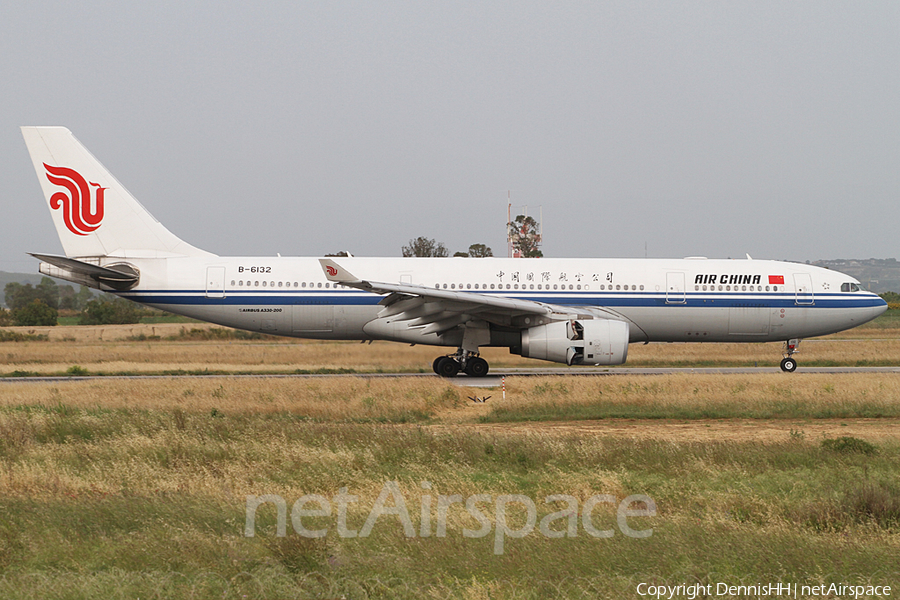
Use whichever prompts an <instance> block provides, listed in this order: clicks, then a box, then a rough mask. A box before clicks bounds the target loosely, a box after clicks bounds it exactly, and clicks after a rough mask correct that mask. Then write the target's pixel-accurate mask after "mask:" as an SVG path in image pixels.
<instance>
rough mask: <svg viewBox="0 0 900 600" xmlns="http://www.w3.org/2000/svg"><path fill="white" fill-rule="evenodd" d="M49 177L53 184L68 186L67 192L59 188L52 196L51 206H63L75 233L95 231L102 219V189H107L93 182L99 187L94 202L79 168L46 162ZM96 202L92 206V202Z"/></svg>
mask: <svg viewBox="0 0 900 600" xmlns="http://www.w3.org/2000/svg"><path fill="white" fill-rule="evenodd" d="M44 168H46V169H47V179H49V180H50V183H52V184H53V185H58V186H60V187H64V188H66V190H68V194H67V193H66V192H56V193H55V194H53V195H52V196H51V197H50V208H52V209H53V210H59V209H60V208H62V211H63V221H64V222H65V224H66V227H67V228H68V230H69V231H71V232H72V233H74V234H75V235H88V234H89V233H91V232H93V231H96V230H97V228H98V227H100V223H101V221H103V192H104V191H105V190H106V189H108V188H105V187H102V186H101V185H100V184H99V183H93V182H91V183H90V185H92V186H95V187H96V188H97V191H96V195H95V198H94V202H93V203H92V202H91V188H90V187H88V181H87V180H86V179H85V178H84V177H82V176H81V174H80V173H78V171H76V170H74V169H69V168H67V167H51V166H50V165H48V164H47V163H44ZM92 205H93V206H92Z"/></svg>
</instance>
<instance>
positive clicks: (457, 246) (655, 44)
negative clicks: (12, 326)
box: [0, 0, 900, 272]
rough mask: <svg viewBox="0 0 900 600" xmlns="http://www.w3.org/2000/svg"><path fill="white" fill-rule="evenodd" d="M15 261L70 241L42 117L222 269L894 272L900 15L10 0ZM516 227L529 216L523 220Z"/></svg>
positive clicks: (6, 107) (6, 201)
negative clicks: (272, 262) (396, 260)
mask: <svg viewBox="0 0 900 600" xmlns="http://www.w3.org/2000/svg"><path fill="white" fill-rule="evenodd" d="M0 86H2V87H0V90H2V93H0V175H2V182H3V185H2V191H0V202H2V206H3V207H4V214H5V217H4V218H3V220H2V226H0V270H4V271H27V272H33V271H34V270H35V269H36V268H37V261H35V260H33V259H31V258H30V257H28V256H26V255H25V254H24V253H25V252H27V251H32V252H49V253H55V252H61V246H60V244H59V241H58V240H57V238H56V233H55V230H54V228H53V226H52V223H51V221H50V216H49V211H48V209H47V208H46V207H45V206H44V203H43V199H42V197H41V192H40V188H39V186H38V182H37V179H36V176H35V173H34V170H33V168H32V167H31V164H30V162H29V159H28V155H27V151H26V149H25V144H24V142H23V141H22V137H21V134H20V133H19V130H18V127H19V126H20V125H64V126H66V127H68V128H70V129H71V130H72V131H73V132H74V134H75V136H76V137H78V138H79V139H80V140H81V141H82V142H83V143H84V144H85V145H86V146H87V147H88V148H89V149H90V150H91V151H92V152H93V154H94V155H95V156H97V157H98V158H99V159H100V160H101V161H102V162H103V163H104V164H105V165H106V166H107V167H108V168H109V169H110V170H111V171H112V172H113V173H114V174H115V175H116V177H117V178H118V179H119V180H120V181H121V182H122V183H123V184H124V185H125V186H126V187H128V188H129V189H130V190H131V192H132V193H133V194H134V195H135V196H136V197H137V198H138V199H139V200H141V202H142V203H143V204H144V205H145V206H147V208H148V209H150V211H151V212H153V213H154V215H155V216H156V217H157V218H159V219H160V220H161V221H162V222H163V223H164V224H165V225H166V226H167V227H168V228H169V229H170V230H172V231H173V232H174V233H175V234H177V235H179V236H181V237H183V238H185V239H186V240H188V241H190V242H191V243H193V244H194V245H197V246H199V247H201V248H204V249H206V250H209V251H212V252H216V253H219V254H245V255H274V254H275V253H276V252H280V253H281V254H284V255H290V254H296V255H317V254H319V255H320V254H323V253H326V252H335V251H338V250H350V251H351V252H353V253H354V254H358V255H364V256H378V255H388V256H399V255H400V247H401V246H402V245H403V244H404V243H406V242H407V241H408V240H409V239H410V238H412V237H416V236H419V235H424V236H427V237H430V238H436V239H437V240H439V241H442V242H444V243H445V244H446V245H447V247H448V248H449V249H450V250H451V252H453V251H456V250H464V249H466V248H467V247H468V246H469V244H471V243H476V242H478V243H486V244H488V245H489V246H492V247H493V249H494V252H495V254H497V255H505V253H506V242H505V221H506V196H507V190H511V192H512V199H513V205H514V211H516V209H517V208H518V207H520V206H522V205H528V206H529V212H536V211H537V207H538V206H543V218H544V226H545V228H544V237H545V243H544V248H543V249H544V253H545V255H547V256H579V257H581V256H616V257H619V256H624V257H643V256H644V253H645V244H646V248H647V252H648V254H649V256H651V257H654V256H664V257H681V256H690V255H705V256H710V257H743V256H744V254H745V253H750V254H751V255H752V256H753V257H754V258H778V259H782V258H783V259H791V260H815V259H820V258H867V257H876V258H887V257H900V235H898V229H900V3H898V2H897V1H896V0H889V1H867V2H829V1H816V2H758V1H754V2H741V3H738V2H720V1H711V2H692V1H679V2H658V3H656V2H631V1H629V2H602V1H593V2H584V3H572V2H568V3H561V2H540V3H533V2H522V1H516V2H504V3H499V2H444V3H434V2H388V1H379V2H368V3H363V2H353V3H341V2H316V3H308V2H262V3H252V4H251V3H249V2H205V3H198V2H147V3H123V2H52V3H47V2H15V3H7V4H6V5H5V6H4V9H3V18H2V19H0ZM514 214H515V213H514Z"/></svg>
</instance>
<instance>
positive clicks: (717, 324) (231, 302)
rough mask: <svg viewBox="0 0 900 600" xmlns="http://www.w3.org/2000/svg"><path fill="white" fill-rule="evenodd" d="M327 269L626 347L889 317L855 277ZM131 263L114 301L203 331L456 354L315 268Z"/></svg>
mask: <svg viewBox="0 0 900 600" xmlns="http://www.w3.org/2000/svg"><path fill="white" fill-rule="evenodd" d="M334 260H335V261H337V262H339V263H340V264H341V265H342V266H344V267H346V268H347V269H348V270H350V271H352V272H353V273H354V274H356V275H357V276H358V277H359V278H360V279H365V280H372V281H382V282H396V283H403V284H411V285H414V286H422V287H425V288H432V289H433V288H435V287H437V288H439V289H446V290H464V291H465V292H468V293H475V294H492V295H502V296H505V297H512V298H517V299H523V300H531V301H536V302H543V303H548V304H554V305H562V306H569V307H573V310H576V311H586V312H589V313H592V314H595V315H599V316H604V317H609V318H614V319H619V320H625V321H628V322H629V323H630V334H629V335H630V341H631V342H729V341H734V342H765V341H775V340H788V339H792V338H805V337H812V336H820V335H826V334H829V333H834V332H837V331H841V330H844V329H849V328H851V327H855V326H857V325H860V324H862V323H865V322H867V321H869V320H871V319H874V318H875V317H877V316H878V315H879V314H881V313H882V312H883V311H884V310H885V309H886V304H885V303H884V301H883V300H881V298H879V297H878V296H876V295H875V294H872V293H869V292H866V291H862V290H858V288H857V286H856V285H855V284H857V283H858V282H856V280H855V279H853V278H852V277H849V276H846V275H844V274H842V273H838V272H835V271H830V270H826V269H822V268H818V267H813V266H810V265H804V264H799V263H786V262H776V261H766V260H707V259H584V258H575V259H506V258H485V259H475V258H336V259H334ZM109 262H114V261H113V260H112V259H110V261H109ZM129 262H130V263H131V264H134V265H135V266H136V267H137V268H138V269H139V270H140V271H141V279H140V284H139V285H138V286H137V287H136V288H134V289H132V290H129V291H127V292H123V293H121V295H122V296H124V297H126V298H129V299H132V300H135V301H137V302H141V303H144V304H147V305H150V306H155V307H158V308H162V309H164V310H167V311H171V312H174V313H178V314H183V315H187V316H190V317H194V318H197V319H202V320H205V321H211V322H214V323H219V324H222V325H227V326H231V327H236V328H240V329H247V330H252V331H262V332H266V333H272V334H276V335H286V336H296V337H304V338H316V339H340V340H360V339H362V340H366V339H387V340H394V341H404V342H412V343H423V344H434V345H450V346H452V345H455V344H457V343H458V340H457V339H455V338H453V337H452V336H450V337H447V336H436V335H431V336H421V335H420V334H419V333H417V332H416V331H414V330H411V329H409V328H405V327H399V328H398V327H383V326H381V325H380V324H379V320H378V318H377V315H378V312H379V310H380V309H381V306H379V305H378V302H379V300H381V297H380V296H378V295H376V294H372V293H370V292H366V291H362V290H359V289H354V288H350V287H345V286H340V285H338V284H334V283H330V282H328V280H327V279H326V278H325V276H324V274H323V272H322V268H321V265H320V263H319V260H318V259H317V258H291V257H278V258H269V257H265V258H261V257H248V258H239V257H191V258H168V259H129ZM848 284H853V288H852V289H854V290H856V291H850V290H849V285H848ZM842 286H843V288H844V290H846V291H842ZM526 323H527V321H526ZM519 325H521V324H519ZM511 329H512V330H514V329H515V327H512V328H511ZM510 339H511V338H510V337H509V336H506V337H504V336H498V337H497V338H496V339H494V338H492V343H491V344H490V345H515V343H513V342H510V341H509V340H510Z"/></svg>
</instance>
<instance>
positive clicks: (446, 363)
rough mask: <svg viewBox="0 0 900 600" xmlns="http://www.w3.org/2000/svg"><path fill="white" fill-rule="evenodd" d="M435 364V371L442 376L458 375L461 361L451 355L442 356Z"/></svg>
mask: <svg viewBox="0 0 900 600" xmlns="http://www.w3.org/2000/svg"><path fill="white" fill-rule="evenodd" d="M435 364H436V365H437V368H436V369H435V371H436V372H437V374H438V375H440V376H441V377H456V376H457V375H458V374H459V363H458V362H456V361H455V360H453V359H452V358H450V357H449V356H442V357H440V358H439V359H438V360H437V362H436V363H435Z"/></svg>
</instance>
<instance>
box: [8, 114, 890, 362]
mask: <svg viewBox="0 0 900 600" xmlns="http://www.w3.org/2000/svg"><path fill="white" fill-rule="evenodd" d="M22 134H23V135H24V137H25V143H26V145H27V146H28V151H29V153H30V154H31V160H32V162H33V163H34V168H35V171H36V172H37V176H38V179H39V180H40V183H41V188H42V189H43V191H44V197H45V199H46V202H47V204H48V206H49V208H50V215H51V217H52V218H53V222H54V223H55V224H56V230H57V232H58V234H59V238H60V241H61V242H62V246H63V249H64V251H65V254H66V255H65V256H56V255H48V254H33V256H35V257H36V258H38V259H39V260H41V261H42V262H41V264H40V268H39V270H40V272H41V273H44V274H46V275H50V276H52V277H57V278H60V279H65V280H67V281H71V282H74V283H79V284H83V285H87V286H90V287H93V288H98V289H101V290H104V291H107V292H110V293H113V294H116V295H118V296H121V297H123V298H128V299H129V300H134V301H135V302H140V303H141V304H145V305H148V306H152V307H156V308H161V309H164V310H167V311H170V312H173V313H178V314H181V315H186V316H188V317H193V318H195V319H201V320H204V321H210V322H213V323H219V324H221V325H227V326H230V327H236V328H239V329H246V330H250V331H261V332H265V333H271V334H275V335H285V336H294V337H301V338H313V339H326V340H390V341H395V342H406V343H411V344H429V345H433V346H449V347H451V348H456V352H455V353H453V354H451V355H449V356H440V357H438V358H437V359H435V361H434V370H435V372H436V373H438V374H440V375H442V376H445V377H453V376H455V375H457V374H458V373H459V372H460V371H463V372H465V373H466V374H468V375H470V376H474V377H480V376H483V375H486V374H487V372H488V363H487V362H486V361H485V360H484V359H483V358H481V357H480V356H479V349H480V348H482V347H485V346H500V347H507V348H509V350H510V352H512V353H514V354H520V355H521V356H525V357H529V358H538V359H542V360H548V361H553V362H558V363H565V364H567V365H619V364H623V363H624V362H625V359H626V356H627V354H628V345H629V344H630V343H635V342H645V343H646V342H770V341H784V342H785V347H784V348H785V349H784V360H782V362H781V368H782V369H783V370H784V371H793V370H794V369H796V366H797V363H796V362H795V360H794V358H793V354H794V352H795V351H796V349H797V345H798V344H799V342H800V339H801V338H806V337H813V336H820V335H826V334H829V333H834V332H837V331H842V330H844V329H849V328H851V327H856V326H857V325H860V324H862V323H865V322H866V321H870V320H872V319H874V318H875V317H877V316H878V315H880V314H881V313H883V312H884V311H885V310H886V309H887V304H886V303H885V302H884V301H883V300H882V299H881V298H879V297H878V296H876V295H875V294H872V293H869V292H867V291H864V290H862V289H861V287H860V285H859V282H858V281H856V280H855V279H853V278H852V277H848V276H847V275H844V274H842V273H838V272H835V271H830V270H826V269H820V268H817V267H812V266H809V265H803V264H796V263H785V262H776V261H768V260H752V259H750V257H749V256H748V257H747V260H707V259H704V258H694V259H690V258H688V259H683V260H669V259H586V258H573V259H556V258H544V259H540V260H522V259H505V258H484V259H477V260H476V259H463V258H354V257H347V258H339V259H332V258H289V257H280V256H279V257H275V258H273V257H224V256H217V255H215V254H211V253H209V252H206V251H204V250H200V249H199V248H195V247H194V246H192V245H190V244H188V243H187V242H184V241H182V240H181V239H179V238H178V237H176V236H175V235H173V234H172V233H171V232H170V231H169V230H168V229H166V228H165V227H163V225H162V224H161V223H160V222H159V221H157V220H156V219H154V218H153V216H151V215H150V213H149V212H147V210H146V209H145V208H144V207H143V206H142V205H141V204H140V203H139V202H138V201H137V200H136V199H135V198H134V197H133V196H132V195H131V194H130V193H128V191H127V190H126V189H125V188H124V187H123V186H122V185H121V184H120V183H119V182H118V181H116V179H115V178H114V177H113V176H112V175H111V174H110V173H109V171H107V170H106V168H104V167H103V165H101V164H100V162H99V161H97V159H95V158H94V157H93V156H92V155H91V154H90V153H89V152H88V151H87V149H86V148H85V147H84V146H82V145H81V143H80V142H78V140H76V139H75V137H74V136H73V135H72V133H71V132H70V131H69V130H68V129H66V128H64V127H23V128H22Z"/></svg>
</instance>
